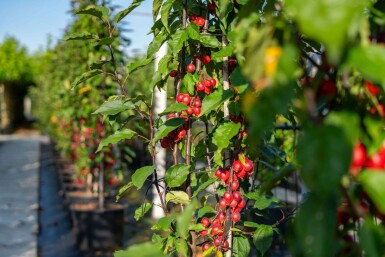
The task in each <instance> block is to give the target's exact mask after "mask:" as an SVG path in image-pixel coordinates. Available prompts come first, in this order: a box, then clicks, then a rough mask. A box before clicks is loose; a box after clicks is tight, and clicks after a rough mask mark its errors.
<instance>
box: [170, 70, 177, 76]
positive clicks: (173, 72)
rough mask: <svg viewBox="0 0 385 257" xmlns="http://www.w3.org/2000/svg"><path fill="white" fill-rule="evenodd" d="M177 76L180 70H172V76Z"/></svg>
mask: <svg viewBox="0 0 385 257" xmlns="http://www.w3.org/2000/svg"><path fill="white" fill-rule="evenodd" d="M176 76H178V71H176V70H172V71H170V77H172V78H175V77H176Z"/></svg>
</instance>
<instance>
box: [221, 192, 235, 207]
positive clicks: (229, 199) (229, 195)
mask: <svg viewBox="0 0 385 257" xmlns="http://www.w3.org/2000/svg"><path fill="white" fill-rule="evenodd" d="M223 199H225V201H226V203H227V204H228V205H229V204H230V203H231V202H232V201H233V194H232V193H231V192H225V193H224V194H223Z"/></svg>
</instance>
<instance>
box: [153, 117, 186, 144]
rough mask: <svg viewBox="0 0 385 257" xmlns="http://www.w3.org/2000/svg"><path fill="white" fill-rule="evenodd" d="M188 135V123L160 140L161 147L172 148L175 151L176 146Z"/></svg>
mask: <svg viewBox="0 0 385 257" xmlns="http://www.w3.org/2000/svg"><path fill="white" fill-rule="evenodd" d="M174 117H175V114H173V115H169V118H174ZM186 133H187V123H185V124H183V125H182V126H181V127H179V128H177V129H174V130H173V131H171V132H170V133H168V134H167V136H165V137H164V138H162V139H161V140H160V145H161V146H162V147H163V148H169V147H170V148H171V149H173V148H174V146H175V144H177V143H179V142H180V141H182V139H183V138H184V137H185V136H186Z"/></svg>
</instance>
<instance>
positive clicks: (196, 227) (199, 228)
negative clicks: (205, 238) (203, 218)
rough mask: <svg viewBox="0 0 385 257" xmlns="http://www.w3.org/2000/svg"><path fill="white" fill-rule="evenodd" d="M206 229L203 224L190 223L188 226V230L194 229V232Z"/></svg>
mask: <svg viewBox="0 0 385 257" xmlns="http://www.w3.org/2000/svg"><path fill="white" fill-rule="evenodd" d="M205 229H206V227H205V226H203V225H202V224H200V223H199V224H193V225H191V226H190V227H189V228H188V230H192V231H196V232H200V231H202V230H205Z"/></svg>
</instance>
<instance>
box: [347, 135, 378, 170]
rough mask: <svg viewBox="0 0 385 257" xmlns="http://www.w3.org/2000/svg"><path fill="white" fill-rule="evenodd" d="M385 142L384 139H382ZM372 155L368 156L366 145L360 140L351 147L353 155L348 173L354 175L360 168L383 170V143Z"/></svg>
mask: <svg viewBox="0 0 385 257" xmlns="http://www.w3.org/2000/svg"><path fill="white" fill-rule="evenodd" d="M384 143H385V141H384ZM384 143H383V144H382V146H381V148H380V149H379V150H378V151H377V152H376V153H375V154H374V155H372V156H368V154H367V152H366V147H365V145H364V144H362V143H361V142H360V143H358V144H356V145H355V146H354V148H353V157H352V162H351V165H350V174H351V175H353V176H356V175H357V174H358V173H359V172H360V171H361V169H363V168H368V169H372V170H380V171H383V170H385V144H384Z"/></svg>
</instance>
